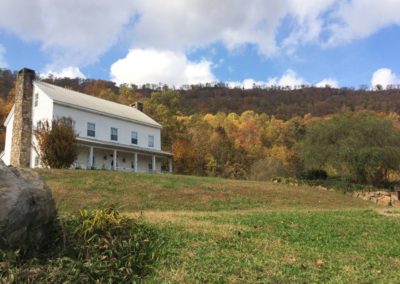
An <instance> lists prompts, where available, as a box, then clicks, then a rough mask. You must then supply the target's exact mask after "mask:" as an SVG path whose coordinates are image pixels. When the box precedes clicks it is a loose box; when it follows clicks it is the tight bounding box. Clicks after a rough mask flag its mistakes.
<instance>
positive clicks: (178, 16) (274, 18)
mask: <svg viewBox="0 0 400 284" xmlns="http://www.w3.org/2000/svg"><path fill="white" fill-rule="evenodd" d="M0 3H1V9H0V29H1V30H5V31H7V32H11V33H13V34H15V35H17V36H19V37H20V38H22V39H24V40H26V41H33V42H38V43H39V44H41V46H42V49H43V50H44V51H45V52H47V53H48V54H50V56H51V62H50V63H51V64H52V66H55V69H61V68H64V67H66V66H70V65H73V66H83V65H85V64H91V63H93V62H95V61H96V60H98V59H99V57H100V56H101V55H102V54H104V53H105V52H106V51H107V50H109V49H110V48H111V47H112V46H114V45H115V44H117V43H119V42H120V41H121V40H124V41H126V42H124V44H128V45H129V46H130V48H131V49H139V48H140V49H150V48H152V49H157V50H171V51H173V52H175V53H186V54H187V52H190V51H192V50H193V49H196V48H202V47H210V46H211V45H212V44H216V43H222V44H223V45H224V46H225V47H226V48H228V49H229V50H233V49H237V48H240V47H243V46H246V45H252V46H254V47H255V48H256V49H257V51H258V52H259V53H260V54H262V55H263V56H265V57H271V56H275V55H277V54H279V53H280V52H282V51H284V52H288V53H293V52H295V50H296V48H297V47H298V46H299V45H304V44H309V43H317V44H323V45H324V44H326V45H337V44H343V43H346V42H349V41H352V40H354V39H359V38H364V37H367V36H369V35H371V34H373V33H374V32H376V31H378V30H379V29H382V28H384V27H387V26H390V25H399V24H400V13H398V11H399V10H400V1H396V0H380V1H373V0H371V1H367V0H307V1H304V0H281V1H276V0H234V1H232V0H218V1H215V0H187V1H183V0H169V1H165V0H114V1H109V0H86V1H79V0H56V1H55V0H29V1H26V0H13V1H8V0H0ZM48 63H49V62H48Z"/></svg>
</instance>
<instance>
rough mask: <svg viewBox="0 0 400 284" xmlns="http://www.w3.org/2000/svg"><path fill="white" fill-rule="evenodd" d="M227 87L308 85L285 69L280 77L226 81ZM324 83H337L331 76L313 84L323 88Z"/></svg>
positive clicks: (294, 73) (331, 84)
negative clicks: (263, 79) (264, 79)
mask: <svg viewBox="0 0 400 284" xmlns="http://www.w3.org/2000/svg"><path fill="white" fill-rule="evenodd" d="M227 85H228V87H229V88H237V87H240V88H243V89H252V88H253V87H254V86H258V87H261V88H267V87H290V88H291V89H294V88H298V87H301V86H303V85H310V83H308V82H307V81H306V80H305V79H304V78H302V77H301V76H299V75H298V74H297V73H296V72H295V71H293V70H292V69H288V70H286V72H285V73H283V74H282V76H281V77H272V78H268V79H267V80H266V81H256V80H254V79H252V78H247V79H245V80H243V82H239V81H230V82H227ZM326 85H329V86H330V87H332V88H338V86H339V83H338V82H337V81H336V80H335V79H332V78H325V79H322V80H321V81H319V82H318V83H316V84H315V86H316V87H318V88H325V87H326Z"/></svg>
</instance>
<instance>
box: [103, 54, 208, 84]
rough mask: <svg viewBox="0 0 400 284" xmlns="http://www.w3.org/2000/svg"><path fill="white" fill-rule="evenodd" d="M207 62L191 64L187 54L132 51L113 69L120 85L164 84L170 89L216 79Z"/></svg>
mask: <svg viewBox="0 0 400 284" xmlns="http://www.w3.org/2000/svg"><path fill="white" fill-rule="evenodd" d="M211 65H212V63H211V62H210V61H207V60H201V61H199V62H192V61H190V60H189V59H188V58H187V57H186V56H185V55H184V54H183V53H179V52H172V51H168V50H156V49H132V50H130V51H129V53H128V54H127V55H126V57H125V58H122V59H119V60H118V61H116V62H115V63H114V64H113V65H112V66H111V72H110V76H111V79H112V80H113V81H115V82H116V83H117V84H122V83H132V84H137V85H142V84H146V83H154V84H158V83H163V84H168V85H170V86H173V85H175V86H180V85H184V84H197V83H207V82H212V81H214V80H215V77H214V75H213V74H212V70H211Z"/></svg>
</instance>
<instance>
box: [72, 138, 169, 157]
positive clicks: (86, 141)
mask: <svg viewBox="0 0 400 284" xmlns="http://www.w3.org/2000/svg"><path fill="white" fill-rule="evenodd" d="M76 140H77V144H78V145H86V146H93V147H98V148H103V149H110V150H114V149H116V150H121V151H128V152H137V153H143V154H148V155H157V156H165V157H172V156H173V155H172V153H170V152H166V151H161V150H156V149H148V148H142V147H138V146H133V145H132V146H131V145H124V144H120V143H115V142H106V141H100V140H96V139H90V138H83V137H77V138H76Z"/></svg>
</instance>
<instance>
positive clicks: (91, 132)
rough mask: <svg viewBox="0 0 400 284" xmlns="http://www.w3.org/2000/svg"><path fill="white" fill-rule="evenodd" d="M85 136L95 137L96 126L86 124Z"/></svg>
mask: <svg viewBox="0 0 400 284" xmlns="http://www.w3.org/2000/svg"><path fill="white" fill-rule="evenodd" d="M87 136H89V137H96V124H95V123H93V122H88V124H87Z"/></svg>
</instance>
